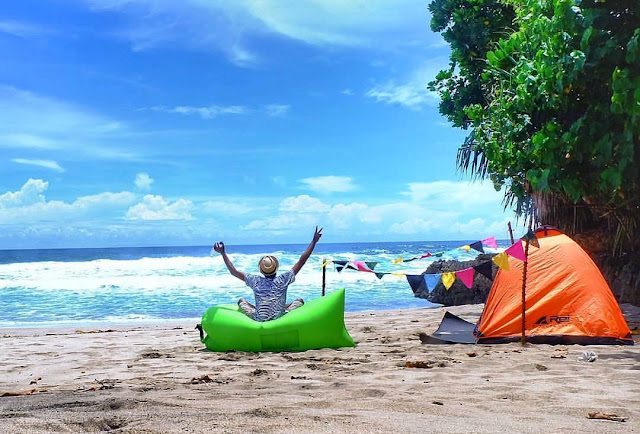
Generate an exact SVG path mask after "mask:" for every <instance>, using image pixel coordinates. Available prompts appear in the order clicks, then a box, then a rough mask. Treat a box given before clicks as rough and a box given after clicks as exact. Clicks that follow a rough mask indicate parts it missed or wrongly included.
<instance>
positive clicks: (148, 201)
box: [126, 194, 194, 220]
mask: <svg viewBox="0 0 640 434" xmlns="http://www.w3.org/2000/svg"><path fill="white" fill-rule="evenodd" d="M193 208H194V206H193V203H192V202H191V201H189V200H185V199H178V200H176V201H174V202H170V201H168V200H166V199H164V198H163V197H162V196H159V195H152V194H147V195H145V196H144V197H143V198H142V202H140V203H138V204H136V205H133V206H132V207H131V208H129V210H128V211H127V214H126V218H127V220H193V216H192V215H191V214H190V212H191V210H193Z"/></svg>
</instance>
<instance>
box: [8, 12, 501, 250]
mask: <svg viewBox="0 0 640 434" xmlns="http://www.w3.org/2000/svg"><path fill="white" fill-rule="evenodd" d="M427 5H428V1H427V0H395V1H393V2H389V1H385V0H353V1H346V0H305V1H303V0H233V1H231V0H227V1H222V0H181V1H174V0H6V1H2V2H1V3H0V52H1V53H2V56H0V152H1V154H0V155H1V158H0V171H1V173H2V176H1V177H0V229H2V230H1V231H0V248H1V249H11V248H60V247H115V246H169V245H209V244H212V243H213V242H215V241H218V240H224V241H225V242H226V243H227V244H230V245H231V244H269V243H306V242H307V241H308V240H309V239H310V238H311V236H312V235H313V229H314V226H315V225H319V226H322V227H324V237H323V241H324V242H335V243H339V242H364V241H372V242H374V241H418V240H463V239H466V240H472V239H480V238H485V237H488V236H494V235H495V236H498V237H499V238H506V237H507V235H506V234H507V232H506V222H507V221H509V220H513V213H512V212H511V211H506V212H505V211H504V210H503V205H502V197H503V196H502V193H501V192H496V191H495V190H494V188H493V186H492V185H490V184H489V183H479V182H472V180H471V178H470V176H469V175H467V174H463V173H459V172H458V171H457V170H456V165H455V160H456V151H457V149H458V147H459V145H460V144H461V143H462V142H463V140H464V137H465V132H464V131H461V130H458V129H456V128H453V127H451V126H450V125H449V124H448V123H447V122H446V119H445V118H444V117H442V116H441V115H440V114H439V113H438V98H437V95H435V94H434V93H432V92H430V91H428V89H427V84H428V82H429V81H431V80H432V79H433V78H434V77H435V75H436V74H437V72H438V71H439V70H440V69H444V68H446V67H447V65H448V56H449V48H448V46H447V45H446V44H445V43H444V41H443V40H442V38H441V36H440V35H439V34H436V33H433V32H431V31H430V29H429V20H430V16H429V12H428V10H427Z"/></svg>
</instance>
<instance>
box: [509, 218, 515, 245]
mask: <svg viewBox="0 0 640 434" xmlns="http://www.w3.org/2000/svg"><path fill="white" fill-rule="evenodd" d="M507 227H508V228H509V238H511V244H513V243H515V241H514V240H513V229H511V222H507Z"/></svg>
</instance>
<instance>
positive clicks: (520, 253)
mask: <svg viewBox="0 0 640 434" xmlns="http://www.w3.org/2000/svg"><path fill="white" fill-rule="evenodd" d="M505 252H506V253H507V255H509V256H512V257H514V258H516V259H520V260H521V261H524V260H526V259H527V257H526V256H525V255H524V249H523V248H522V241H520V240H518V241H516V242H515V243H514V245H513V246H511V247H509V248H508V249H507V250H505Z"/></svg>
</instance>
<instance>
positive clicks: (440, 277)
mask: <svg viewBox="0 0 640 434" xmlns="http://www.w3.org/2000/svg"><path fill="white" fill-rule="evenodd" d="M525 240H528V241H529V243H530V244H531V245H533V246H536V244H538V239H537V238H536V236H535V234H534V233H533V232H531V233H527V234H526V235H525V236H523V237H522V238H520V239H518V241H516V242H515V243H513V245H511V246H509V247H508V248H507V249H505V250H504V251H503V252H502V253H499V254H497V255H496V256H494V257H493V258H492V259H489V260H487V261H484V262H482V263H480V264H477V265H474V266H472V267H469V268H465V269H462V270H458V271H450V272H444V273H425V274H418V275H413V274H407V273H404V272H397V271H395V272H389V271H375V267H376V266H377V265H378V264H379V262H375V261H344V260H325V261H324V263H323V264H322V267H323V268H324V267H326V266H327V265H328V264H329V263H333V264H334V265H335V270H336V271H337V272H338V273H340V272H342V271H343V270H345V269H346V270H354V271H361V272H366V273H372V274H375V276H376V277H377V278H378V279H382V278H383V277H384V276H386V275H389V274H391V275H393V276H397V277H404V278H406V279H407V282H408V283H409V286H411V289H412V291H413V293H414V296H416V297H418V298H427V296H428V295H429V293H430V292H432V291H433V290H434V289H435V287H436V285H437V284H438V282H440V281H442V284H443V285H444V287H445V289H446V290H447V291H448V290H449V289H450V288H451V287H452V286H453V284H454V283H455V281H456V279H459V280H460V281H461V282H462V283H463V284H464V285H465V286H466V287H467V288H469V289H471V288H472V286H473V280H474V278H475V274H476V273H478V274H481V275H483V276H485V277H486V278H488V279H490V280H493V268H492V264H496V265H497V266H498V267H499V268H502V269H503V270H505V271H508V270H509V269H510V266H509V257H512V258H516V259H518V260H520V261H524V260H526V256H525V253H524V248H523V247H522V241H525ZM538 245H539V244H538ZM483 246H488V247H492V248H497V243H496V240H495V237H490V238H485V239H484V240H481V241H477V242H475V243H471V244H469V245H466V246H462V247H459V249H464V250H467V251H469V250H470V249H474V250H476V251H478V252H484V247H483ZM443 254H444V252H442V253H437V254H435V255H434V254H431V253H427V254H425V255H421V256H417V257H415V258H409V259H405V260H403V259H402V257H400V258H398V259H396V260H394V261H392V262H393V263H400V262H410V261H413V260H417V259H423V258H428V257H431V256H434V257H440V256H442V255H443Z"/></svg>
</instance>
